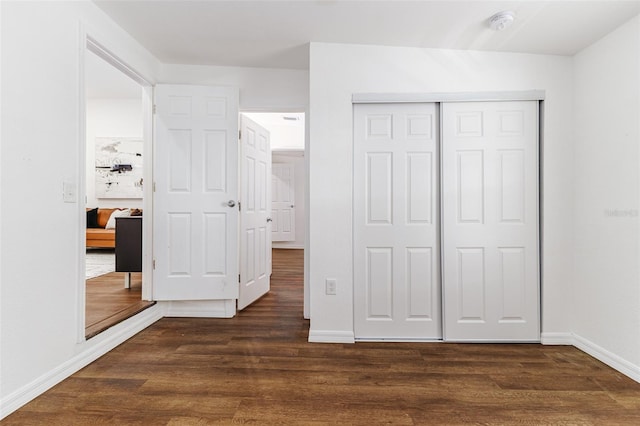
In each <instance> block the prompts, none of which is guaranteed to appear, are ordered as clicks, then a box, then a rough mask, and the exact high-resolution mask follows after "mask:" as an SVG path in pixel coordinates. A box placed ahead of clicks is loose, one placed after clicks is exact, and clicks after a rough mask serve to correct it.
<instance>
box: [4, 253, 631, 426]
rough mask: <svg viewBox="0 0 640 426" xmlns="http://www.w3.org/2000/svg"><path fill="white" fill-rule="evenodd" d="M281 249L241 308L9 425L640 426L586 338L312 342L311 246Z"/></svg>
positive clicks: (121, 362) (113, 358)
mask: <svg viewBox="0 0 640 426" xmlns="http://www.w3.org/2000/svg"><path fill="white" fill-rule="evenodd" d="M273 259H274V268H273V278H272V291H271V293H270V294H269V295H267V296H266V297H263V298H262V299H260V300H259V301H258V302H257V303H256V304H255V305H253V306H251V307H249V308H248V309H246V310H245V311H243V312H241V313H240V314H238V316H236V317H235V318H232V319H203V318H192V319H190V318H165V319H163V320H161V321H159V322H157V323H156V324H154V325H153V326H151V327H149V328H148V329H146V330H144V331H143V332H141V333H139V334H138V335H137V336H135V337H133V338H132V339H130V340H129V341H127V342H125V343H124V344H122V345H121V346H119V347H118V348H116V349H115V350H113V351H111V352H109V353H108V354H106V355H105V356H103V357H102V358H100V359H99V360H97V361H96V362H94V363H92V364H90V365H89V366H87V367H86V368H84V369H83V370H81V371H80V372H78V373H76V374H74V375H73V376H72V377H70V378H68V379H67V380H65V381H64V382H62V383H60V384H59V385H57V386H55V387H54V388H52V389H51V390H49V391H48V392H46V393H45V394H43V395H42V396H40V397H38V398H37V399H35V400H34V401H32V402H31V403H29V404H27V405H26V406H24V407H23V408H22V409H20V410H19V411H17V412H16V413H14V414H12V415H11V416H9V417H8V418H6V419H5V420H4V421H3V422H2V424H3V425H4V424H7V425H39V424H42V425H88V424H117V425H206V424H230V423H253V424H257V425H264V424H292V425H298V424H314V425H321V424H358V425H360V424H361V425H374V424H382V423H390V424H398V425H402V424H409V425H410V424H434V425H448V424H453V425H455V424H500V425H504V424H536V425H538V424H563V425H566V424H572V425H590V424H593V425H639V424H640V384H638V383H636V382H634V381H633V380H631V379H629V378H627V377H625V376H623V375H622V374H620V373H618V372H616V371H614V370H612V369H610V368H609V367H607V366H605V365H604V364H602V363H600V362H598V361H596V360H594V359H593V358H591V357H589V356H588V355H586V354H584V353H582V352H580V351H579V350H577V349H575V348H573V347H564V346H541V345H535V344H522V345H510V344H499V345H493V344H447V343H357V344H355V345H349V344H317V343H314V344H312V343H307V335H308V328H309V323H308V321H305V320H304V319H302V298H303V289H302V275H303V267H302V251H298V250H274V253H273Z"/></svg>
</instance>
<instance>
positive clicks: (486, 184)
mask: <svg viewBox="0 0 640 426" xmlns="http://www.w3.org/2000/svg"><path fill="white" fill-rule="evenodd" d="M441 114H442V121H441V122H442V129H441V131H442V204H443V210H442V212H443V216H442V225H443V246H442V256H443V283H444V285H443V287H444V337H445V340H450V341H539V339H540V318H539V315H540V310H539V306H540V302H539V278H538V276H539V269H538V103H537V102H535V101H527V102H469V103H447V104H442V110H441Z"/></svg>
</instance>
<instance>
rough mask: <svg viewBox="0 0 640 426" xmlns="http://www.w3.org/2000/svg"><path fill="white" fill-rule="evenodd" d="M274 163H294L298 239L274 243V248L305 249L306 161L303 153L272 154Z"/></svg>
mask: <svg viewBox="0 0 640 426" xmlns="http://www.w3.org/2000/svg"><path fill="white" fill-rule="evenodd" d="M271 160H272V162H273V163H292V164H293V167H294V169H293V173H294V185H295V187H294V197H295V207H294V210H295V214H296V221H295V227H296V239H295V241H274V242H273V248H296V249H303V248H304V241H305V238H304V237H305V234H306V229H305V228H306V227H305V221H306V218H305V202H304V182H305V173H306V172H305V160H304V156H303V153H302V152H298V153H279V154H277V153H275V152H274V153H272V155H271Z"/></svg>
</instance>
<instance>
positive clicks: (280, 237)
mask: <svg viewBox="0 0 640 426" xmlns="http://www.w3.org/2000/svg"><path fill="white" fill-rule="evenodd" d="M272 166H273V170H272V173H271V174H272V184H271V188H272V190H271V195H272V201H271V218H272V219H273V222H272V224H271V225H272V226H271V236H272V238H271V239H272V241H295V240H296V226H295V225H296V215H295V184H294V179H295V175H294V171H295V167H294V165H293V164H291V163H274V164H273V165H272Z"/></svg>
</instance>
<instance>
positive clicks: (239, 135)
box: [238, 130, 242, 140]
mask: <svg viewBox="0 0 640 426" xmlns="http://www.w3.org/2000/svg"><path fill="white" fill-rule="evenodd" d="M240 139H242V130H238V140H240Z"/></svg>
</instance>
